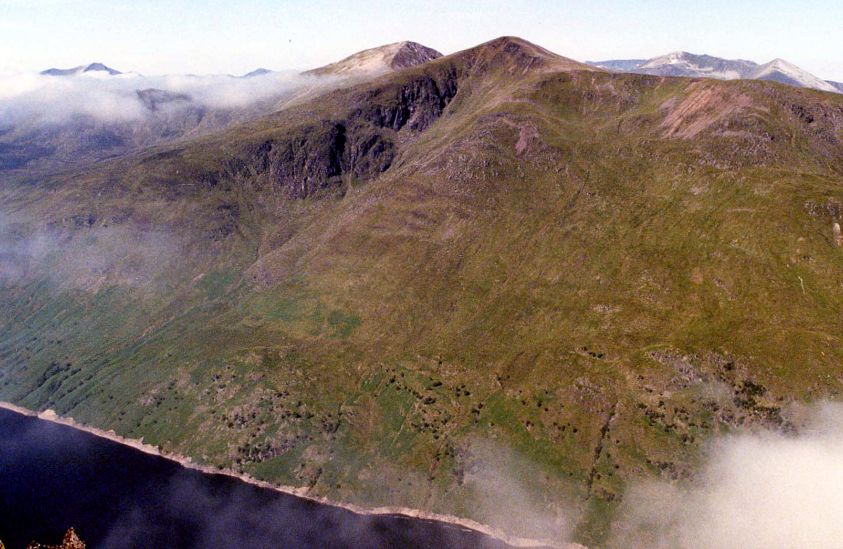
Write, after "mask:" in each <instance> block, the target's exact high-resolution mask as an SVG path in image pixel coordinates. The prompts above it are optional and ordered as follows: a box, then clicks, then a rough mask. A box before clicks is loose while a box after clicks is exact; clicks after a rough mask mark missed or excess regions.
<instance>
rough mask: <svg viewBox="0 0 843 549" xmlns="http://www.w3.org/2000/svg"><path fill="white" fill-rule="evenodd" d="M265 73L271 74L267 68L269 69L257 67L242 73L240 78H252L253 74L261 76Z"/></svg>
mask: <svg viewBox="0 0 843 549" xmlns="http://www.w3.org/2000/svg"><path fill="white" fill-rule="evenodd" d="M265 74H272V71H271V70H269V69H264V68H258V69H255V70H253V71H251V72H247V73H246V74H244V75H243V76H241V77H240V78H254V77H255V76H263V75H265Z"/></svg>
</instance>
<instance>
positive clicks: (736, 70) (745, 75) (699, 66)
mask: <svg viewBox="0 0 843 549" xmlns="http://www.w3.org/2000/svg"><path fill="white" fill-rule="evenodd" d="M589 64H591V65H593V66H596V67H600V68H603V69H606V70H610V71H614V72H633V73H638V74H652V75H658V76H688V77H694V78H717V79H721V80H738V79H751V80H772V81H775V82H780V83H782V84H788V85H790V86H796V87H802V88H813V89H817V90H822V91H830V92H838V91H840V90H838V89H837V88H836V87H834V86H833V85H831V84H830V83H828V82H825V81H823V80H821V79H819V78H817V77H816V76H814V75H812V74H810V73H809V72H807V71H805V70H803V69H800V68H799V67H797V66H795V65H793V64H792V63H789V62H787V61H785V60H783V59H775V60H773V61H770V62H769V63H766V64H764V65H759V64H758V63H755V62H753V61H746V60H743V59H735V60H730V59H721V58H719V57H713V56H710V55H696V54H692V53H688V52H684V51H678V52H673V53H669V54H667V55H663V56H660V57H654V58H652V59H647V60H641V59H629V60H611V61H589Z"/></svg>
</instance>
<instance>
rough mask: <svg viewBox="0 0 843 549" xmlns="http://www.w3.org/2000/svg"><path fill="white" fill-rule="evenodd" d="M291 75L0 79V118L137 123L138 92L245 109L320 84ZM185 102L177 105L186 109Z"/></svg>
mask: <svg viewBox="0 0 843 549" xmlns="http://www.w3.org/2000/svg"><path fill="white" fill-rule="evenodd" d="M325 83H326V79H324V78H322V79H317V78H316V77H312V76H304V75H301V74H298V73H295V72H273V73H268V74H265V75H261V76H256V77H253V78H235V77H232V76H227V75H205V76H183V75H177V76H142V75H139V74H132V73H129V74H123V75H119V76H108V75H105V74H103V73H98V72H88V73H82V74H78V75H72V76H45V75H41V74H37V73H23V74H13V75H0V120H3V121H5V122H7V123H10V122H11V123H15V122H19V121H21V120H27V121H30V122H45V123H50V122H61V121H63V120H66V119H67V118H70V117H73V116H76V115H87V116H92V117H94V118H96V119H98V120H102V121H127V120H139V119H142V118H143V117H145V116H148V115H149V114H150V111H149V109H147V108H146V107H145V106H144V104H143V102H142V101H141V100H140V99H139V98H138V95H137V91H138V90H144V89H150V88H153V89H160V90H164V91H167V92H172V93H178V94H186V95H188V96H190V99H191V104H193V105H200V106H205V107H211V108H237V107H246V106H248V105H250V104H252V103H255V102H257V101H260V100H263V99H269V98H272V97H281V96H283V95H285V94H287V93H289V92H291V91H293V90H296V89H300V88H305V87H311V86H315V85H323V84H325ZM185 105H186V103H181V106H185Z"/></svg>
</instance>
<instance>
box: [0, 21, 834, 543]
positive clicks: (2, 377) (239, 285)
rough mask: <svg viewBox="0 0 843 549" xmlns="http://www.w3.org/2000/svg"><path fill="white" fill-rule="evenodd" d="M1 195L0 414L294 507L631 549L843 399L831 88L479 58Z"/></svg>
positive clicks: (442, 61) (12, 184) (482, 50)
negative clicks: (71, 422) (237, 476)
mask: <svg viewBox="0 0 843 549" xmlns="http://www.w3.org/2000/svg"><path fill="white" fill-rule="evenodd" d="M66 142H69V141H66ZM33 146H34V144H33ZM0 178H2V185H0V205H2V209H0V213H1V214H2V215H0V259H2V260H0V307H1V308H2V310H3V311H4V315H2V318H0V400H5V401H10V402H14V403H17V404H19V405H21V406H25V407H28V408H31V409H39V410H40V409H45V408H50V409H53V410H55V411H56V412H57V413H58V414H61V415H66V416H72V417H74V418H75V419H76V420H78V421H80V422H83V423H88V424H91V425H95V426H97V427H100V428H103V429H113V430H114V431H115V432H116V433H118V434H120V435H121V436H125V437H131V438H140V437H143V439H144V441H145V442H147V443H149V444H153V445H158V446H160V447H161V448H162V450H163V451H165V452H173V453H177V454H181V455H187V456H190V457H191V458H192V459H194V460H196V461H198V462H201V463H205V464H208V465H212V466H216V467H221V468H232V469H235V470H237V471H242V472H244V473H247V474H249V475H252V476H255V477H257V478H260V479H264V480H266V481H268V482H272V483H278V484H283V485H287V486H297V487H299V488H300V490H301V491H302V492H304V493H307V494H309V495H312V496H320V497H327V498H330V499H333V500H337V501H342V502H346V503H354V504H359V505H365V506H381V505H384V506H408V507H414V508H423V509H425V510H428V511H435V512H439V513H446V514H453V515H457V516H464V517H469V518H472V519H474V520H477V521H480V522H483V523H487V524H492V525H495V526H497V527H499V528H501V529H503V530H504V531H506V532H509V533H510V534H512V535H524V536H527V537H537V536H538V537H547V538H552V539H556V540H559V539H562V538H563V537H570V538H573V539H574V540H576V541H578V542H581V543H585V544H587V545H589V546H595V547H597V546H599V547H603V546H621V547H623V546H624V543H623V540H621V541H618V540H616V539H615V540H613V539H612V536H613V533H612V528H613V524H615V523H616V521H617V517H618V514H619V513H621V512H622V510H623V509H624V507H623V505H624V503H625V501H626V500H625V498H626V494H627V489H629V488H630V487H631V486H637V485H639V483H640V482H642V481H652V480H657V479H659V480H662V481H664V482H667V483H669V484H670V485H671V487H674V486H675V487H680V488H681V487H685V486H688V485H689V484H690V483H693V482H694V481H695V480H696V479H698V478H699V475H700V474H701V473H700V464H701V463H702V460H703V458H704V456H705V455H706V451H707V449H708V448H710V445H711V444H712V443H713V441H715V440H716V437H718V436H719V435H721V434H725V433H733V434H734V433H741V432H747V431H753V430H762V429H763V430H773V431H776V432H781V433H787V434H793V433H799V432H801V431H803V430H804V429H805V428H806V427H805V425H804V422H803V421H802V420H801V419H800V417H801V416H800V413H799V411H800V410H801V409H803V408H802V407H804V405H805V404H804V403H806V402H812V401H818V400H823V399H834V398H835V397H836V395H839V394H840V392H841V391H843V378H841V376H840V375H839V374H840V372H839V370H840V364H841V361H843V346H841V345H839V344H838V339H839V334H841V333H843V319H841V315H840V310H841V308H843V285H841V273H843V253H841V248H840V247H839V238H837V237H838V236H839V225H840V223H842V222H843V193H841V188H843V96H840V95H837V94H823V93H816V92H813V91H810V90H806V89H800V88H795V87H789V86H780V85H776V84H775V83H772V82H766V81H759V80H733V81H727V80H715V79H692V78H681V77H680V78H670V79H665V78H662V77H659V76H652V75H641V74H618V73H613V72H609V71H606V70H602V69H599V68H595V67H591V66H588V65H585V64H581V63H577V62H576V61H573V60H570V59H567V58H565V57H562V56H559V55H556V54H554V53H552V52H549V51H548V50H546V49H544V48H541V47H540V46H537V45H534V44H531V43H529V42H527V41H524V40H521V39H518V38H512V37H504V38H500V39H497V40H493V41H491V42H487V43H485V44H481V45H479V46H476V47H474V48H471V49H468V50H465V51H461V52H457V53H454V54H452V55H448V56H442V57H437V58H436V59H432V60H430V61H427V62H425V63H421V64H417V65H415V66H412V67H409V68H404V69H401V70H395V71H391V72H385V73H380V74H379V75H378V76H377V77H373V78H369V79H349V80H347V81H344V82H341V83H339V84H337V86H336V87H334V88H331V89H329V90H325V91H324V92H323V93H320V94H318V95H313V96H308V97H306V98H304V99H300V100H298V101H297V102H294V103H291V104H289V105H287V106H285V107H284V108H281V109H278V110H272V111H270V112H264V113H262V114H259V115H256V116H254V117H252V118H250V119H249V120H245V121H242V122H240V123H237V124H232V125H227V126H225V127H222V128H218V129H215V130H212V131H207V132H204V133H202V134H198V135H184V136H183V137H182V138H181V139H179V140H178V141H175V142H170V143H167V142H159V143H156V144H155V145H153V146H149V147H142V148H135V149H132V150H131V151H130V152H128V153H126V154H122V155H118V156H115V157H113V158H99V159H98V160H97V161H92V162H88V163H85V164H84V165H81V166H75V167H72V168H68V167H66V168H65V169H63V170H61V171H55V172H48V171H45V172H41V173H32V172H30V171H26V170H20V171H14V172H0Z"/></svg>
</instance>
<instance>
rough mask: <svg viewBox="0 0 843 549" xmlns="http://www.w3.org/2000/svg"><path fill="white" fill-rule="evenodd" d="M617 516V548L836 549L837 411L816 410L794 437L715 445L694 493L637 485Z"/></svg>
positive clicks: (840, 514)
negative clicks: (807, 426)
mask: <svg viewBox="0 0 843 549" xmlns="http://www.w3.org/2000/svg"><path fill="white" fill-rule="evenodd" d="M621 512H622V513H623V515H624V516H623V518H622V519H621V520H620V521H619V522H618V524H617V525H616V527H615V530H614V543H613V545H615V546H618V547H654V548H658V547H665V548H667V547H671V548H674V547H675V548H683V549H697V548H700V549H702V548H712V549H727V548H728V549H731V548H734V549H738V548H740V549H752V548H756V547H757V548H762V547H763V548H769V547H783V548H785V547H786V548H806V549H808V548H810V549H823V548H837V547H841V546H843V406H840V405H831V404H826V405H823V406H819V407H817V409H815V410H814V413H813V418H812V421H811V425H810V427H809V428H808V429H806V430H804V432H803V433H802V434H800V435H798V436H786V435H782V434H778V433H759V434H742V435H736V436H731V437H727V438H724V439H721V440H719V441H716V442H715V444H714V446H713V449H712V454H711V456H710V458H709V461H708V462H707V464H706V466H705V468H704V472H703V474H702V475H701V477H700V479H699V483H698V485H697V487H695V488H692V489H689V490H683V489H680V488H677V487H675V486H671V485H666V484H662V483H643V484H639V485H637V486H634V487H633V488H632V489H631V490H630V491H629V493H628V494H627V495H626V497H625V503H624V506H623V507H622V508H621Z"/></svg>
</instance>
